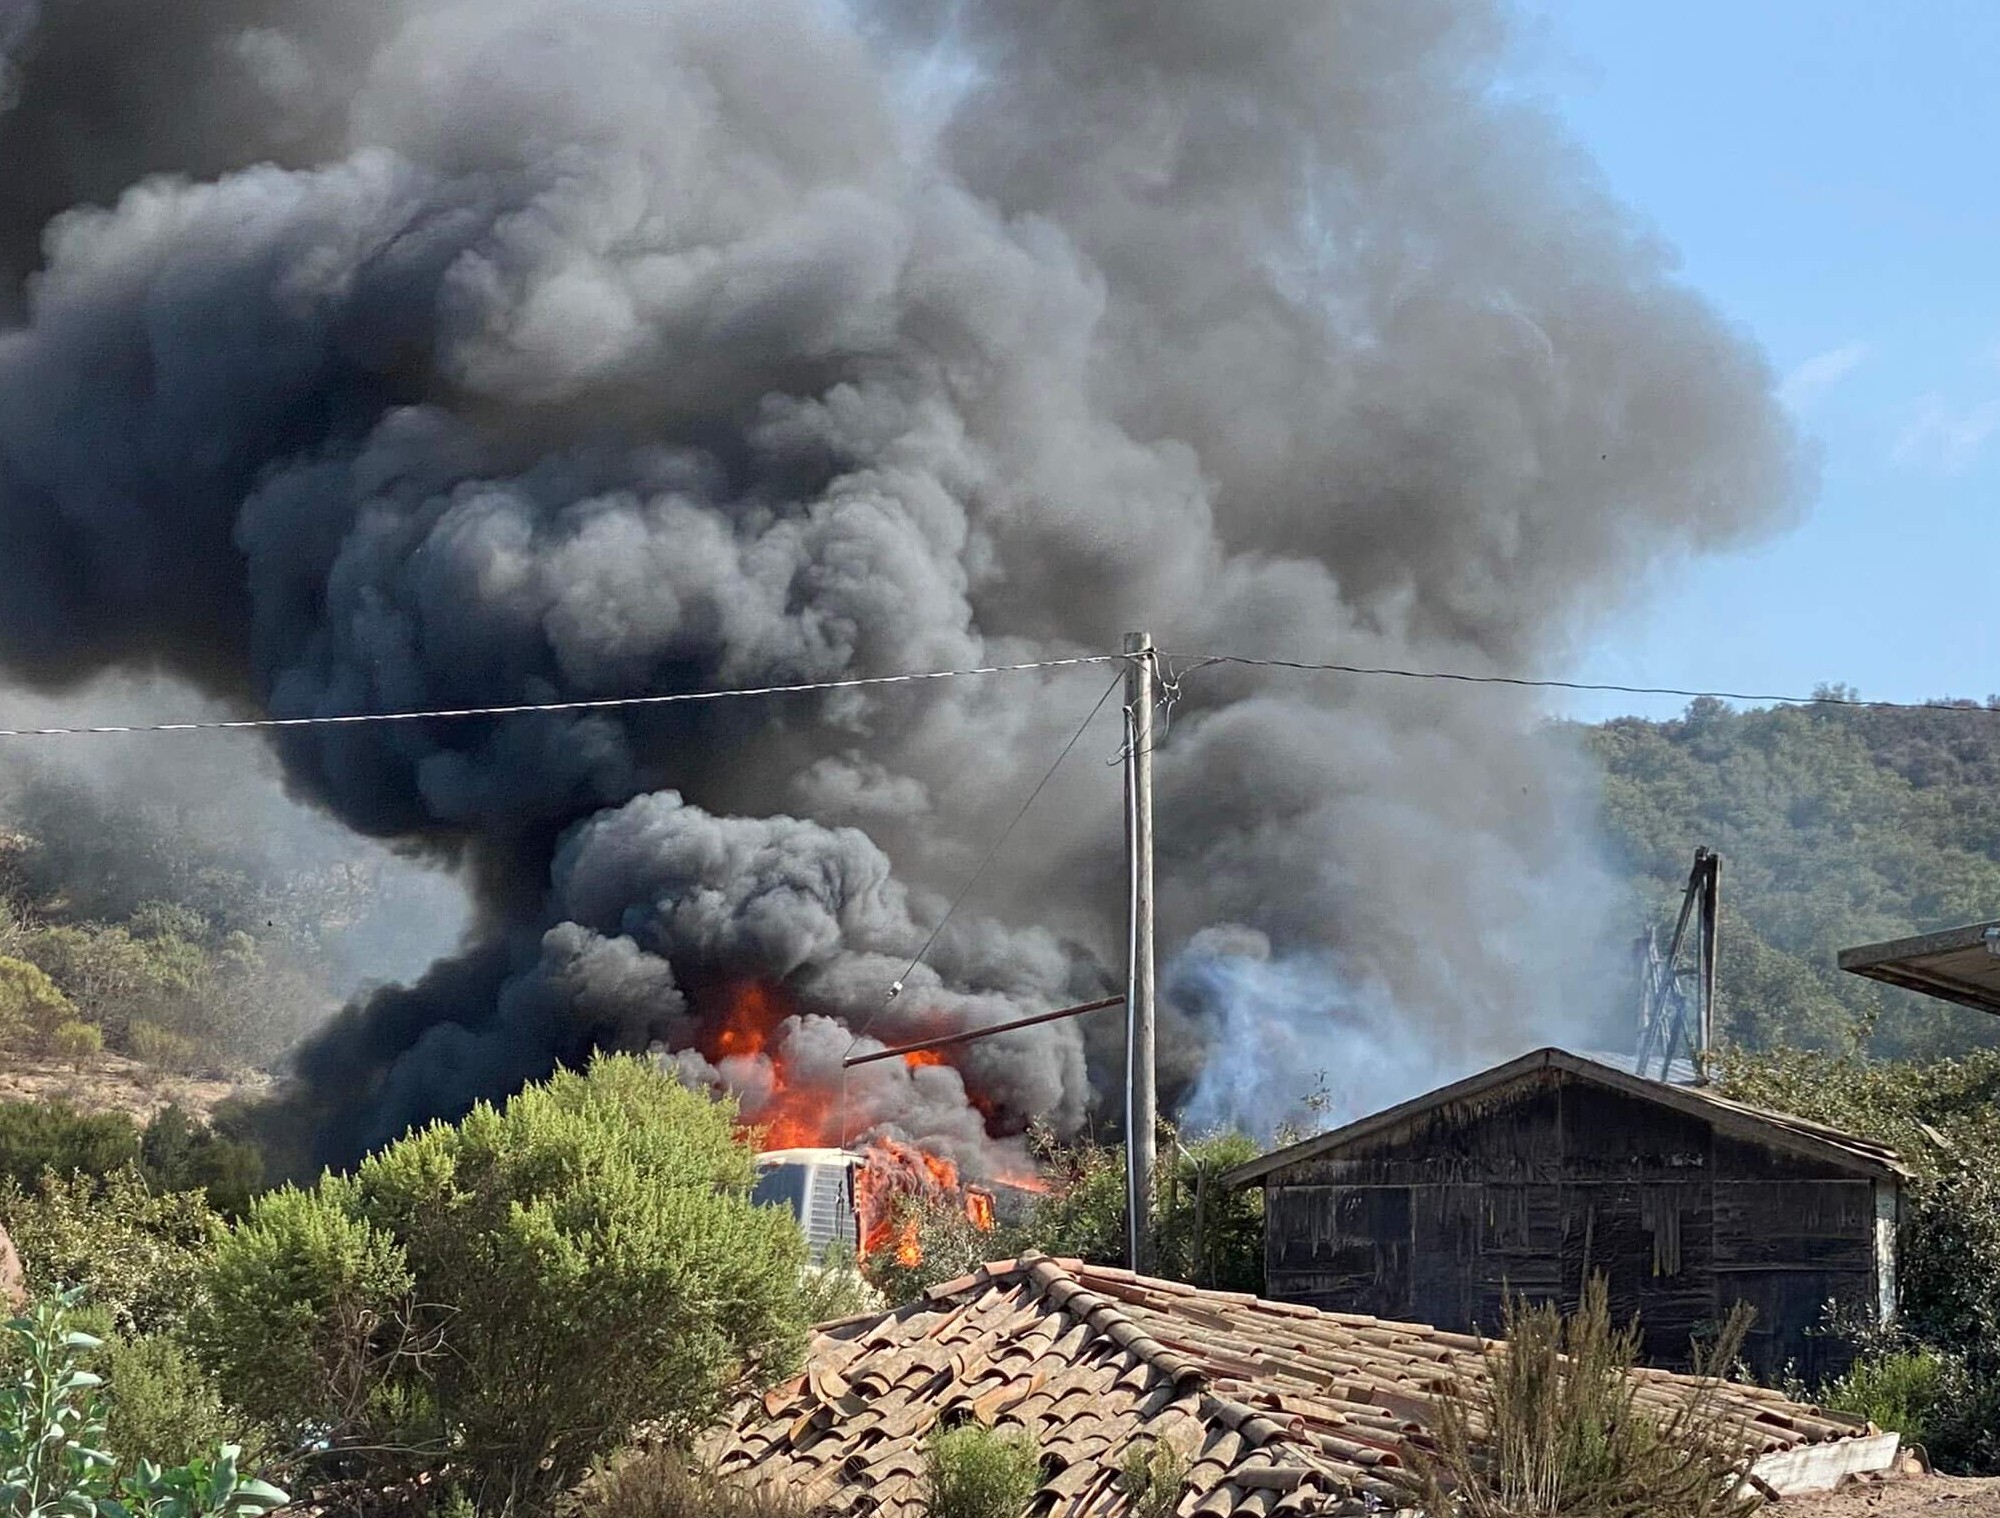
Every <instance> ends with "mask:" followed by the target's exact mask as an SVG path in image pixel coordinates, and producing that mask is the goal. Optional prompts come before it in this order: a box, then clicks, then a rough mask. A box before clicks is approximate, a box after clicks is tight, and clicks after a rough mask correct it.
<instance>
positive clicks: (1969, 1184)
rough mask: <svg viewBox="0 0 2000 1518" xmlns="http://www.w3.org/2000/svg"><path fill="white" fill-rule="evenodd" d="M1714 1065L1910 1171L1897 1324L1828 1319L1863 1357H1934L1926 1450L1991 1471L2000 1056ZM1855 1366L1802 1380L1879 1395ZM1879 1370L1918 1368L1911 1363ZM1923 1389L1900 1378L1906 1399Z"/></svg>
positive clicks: (1732, 1056)
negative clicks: (1834, 1378)
mask: <svg viewBox="0 0 2000 1518" xmlns="http://www.w3.org/2000/svg"><path fill="white" fill-rule="evenodd" d="M1720 1069H1721V1074H1722V1077H1723V1089H1724V1090H1725V1091H1726V1092H1727V1093H1728V1094H1729V1095H1731V1096H1734V1097H1736V1098H1737V1099H1738V1100H1741V1101H1748V1102H1752V1103H1756V1104H1758V1105H1761V1106H1767V1107H1776V1108H1779V1109H1781V1110H1783V1111H1787V1112H1794V1113H1797V1114H1798V1115H1799V1116H1801V1117H1805V1118H1811V1119H1814V1120H1816V1121H1819V1122H1823V1123H1829V1124H1832V1125H1833V1126H1835V1127H1837V1128H1841V1129H1844V1130H1845V1131H1847V1132H1849V1133H1855V1134H1859V1135H1862V1136H1864V1137H1867V1138H1873V1139H1876V1140H1878V1141H1880V1142H1883V1143H1887V1144H1891V1145H1893V1146H1894V1147H1895V1148H1896V1149H1897V1151H1898V1152H1899V1153H1900V1154H1901V1155H1902V1157H1903V1159H1904V1161H1905V1163H1907V1164H1909V1165H1910V1166H1912V1168H1914V1169H1915V1170H1916V1171H1917V1172H1918V1175H1917V1179H1916V1180H1915V1181H1914V1182H1911V1183H1910V1184H1908V1185H1906V1186H1905V1187H1904V1188H1903V1214H1902V1220H1901V1225H1900V1227H1899V1228H1898V1230H1897V1246H1896V1247H1897V1278H1898V1288H1899V1294H1900V1297H1901V1301H1900V1306H1899V1321H1898V1323H1897V1324H1896V1325H1895V1327H1894V1328H1893V1329H1892V1330H1891V1331H1890V1332H1888V1333H1887V1334H1881V1333H1879V1332H1877V1331H1875V1330H1873V1329H1872V1328H1871V1327H1869V1326H1868V1325H1854V1324H1830V1325H1829V1326H1830V1327H1831V1328H1834V1329H1836V1330H1838V1331H1841V1332H1842V1336H1843V1337H1846V1338H1849V1339H1851V1340H1856V1341H1857V1342H1858V1343H1859V1344H1860V1346H1861V1347H1862V1349H1863V1351H1864V1359H1867V1360H1875V1361H1885V1360H1886V1359H1888V1358H1890V1357H1895V1356H1903V1355H1917V1356H1919V1357H1922V1358H1924V1359H1927V1360H1929V1361H1931V1362H1934V1363H1935V1365H1936V1366H1937V1367H1939V1370H1940V1372H1941V1374H1942V1375H1943V1376H1944V1383H1945V1385H1946V1386H1947V1387H1948V1388H1949V1390H1948V1391H1940V1393H1939V1395H1938V1397H1937V1399H1936V1400H1935V1402H1934V1403H1933V1404H1932V1408H1931V1410H1930V1411H1929V1412H1928V1413H1925V1414H1924V1415H1923V1416H1922V1421H1923V1423H1924V1428H1925V1437H1924V1440H1923V1442H1924V1443H1925V1444H1926V1446H1927V1448H1928V1450H1929V1452H1930V1455H1931V1458H1932V1460H1934V1461H1935V1462H1936V1463H1937V1464H1938V1465H1939V1466H1940V1467H1941V1468H1943V1469H1946V1470H1955V1471H1966V1472H1974V1473H1978V1472H1992V1471H2000V1055H1996V1054H1992V1053H1978V1054H1973V1055H1969V1056H1967V1057H1966V1058H1963V1059H1951V1060H1930V1061H1926V1062H1923V1063H1915V1062H1909V1061H1893V1060H1871V1059H1865V1058H1859V1057H1855V1056H1851V1055H1850V1056H1833V1055H1824V1054H1799V1053H1781V1054H1750V1053H1746V1052H1744V1051H1742V1050H1738V1049H1731V1050H1728V1051H1726V1052H1725V1054H1724V1057H1723V1059H1722V1062H1721V1066H1720ZM1859 1370H1860V1374H1861V1376H1862V1378H1863V1379H1862V1380H1861V1381H1859V1382H1855V1383H1853V1384H1843V1383H1842V1382H1835V1383H1833V1385H1831V1386H1829V1387H1824V1388H1819V1389H1817V1390H1813V1389H1810V1388H1807V1389H1806V1390H1807V1391H1808V1392H1809V1393H1810V1394H1811V1395H1813V1396H1815V1397H1820V1398H1824V1399H1827V1400H1828V1401H1829V1402H1833V1401H1834V1399H1836V1398H1839V1397H1853V1398H1858V1399H1864V1400H1865V1399H1866V1398H1867V1397H1869V1396H1872V1395H1874V1394H1876V1393H1877V1392H1885V1393H1886V1391H1887V1390H1888V1388H1887V1387H1886V1386H1883V1385H1870V1384H1868V1383H1869V1379H1870V1377H1871V1374H1872V1373H1871V1372H1870V1371H1869V1370H1868V1369H1867V1368H1865V1367H1862V1368H1859ZM1888 1374H1889V1375H1891V1376H1896V1377H1913V1376H1920V1375H1927V1374H1928V1372H1927V1371H1920V1370H1919V1367H1918V1366H1917V1365H1915V1364H1909V1365H1903V1366H1900V1367H1895V1368H1892V1369H1891V1370H1889V1371H1888ZM1921 1389H1922V1388H1921V1386H1920V1384H1918V1383H1917V1382H1916V1381H1911V1382H1909V1384H1908V1385H1907V1386H1906V1387H1905V1388H1904V1390H1906V1391H1907V1392H1908V1393H1909V1394H1910V1395H1911V1396H1912V1397H1918V1396H1919V1394H1920V1393H1921ZM1835 1405H1840V1404H1838V1403H1835ZM1906 1415H1908V1414H1906Z"/></svg>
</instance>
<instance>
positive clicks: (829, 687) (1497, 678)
mask: <svg viewBox="0 0 2000 1518" xmlns="http://www.w3.org/2000/svg"><path fill="white" fill-rule="evenodd" d="M1179 657H1185V658H1187V659H1188V660H1189V662H1188V664H1187V665H1186V667H1185V668H1184V669H1183V670H1182V671H1181V672H1180V675H1179V676H1178V677H1177V678H1176V681H1175V684H1176V687H1177V686H1178V682H1179V680H1180V679H1185V678H1186V677H1187V676H1188V675H1191V674H1194V673H1196V672H1197V671H1199V670H1202V669H1206V668H1209V667H1210V666H1212V665H1221V664H1233V665H1241V666H1248V667H1254V668H1262V669H1289V670H1298V671H1303V672H1307V673H1319V674H1337V675H1360V676H1369V677H1376V678H1387V679H1397V680H1430V681H1440V682H1446V683H1450V684H1454V685H1498V686H1510V687H1513V688H1515V689H1519V690H1554V691H1575V692H1580V693H1584V694H1603V695H1622V696H1676V697H1680V698H1682V699H1684V700H1700V699H1703V698H1707V699H1711V700H1716V701H1746V702H1756V703H1762V704H1768V705H1773V706H1836V707H1854V708H1865V709H1869V710H1874V711H1945V712H1980V713H1987V714H1994V713H1995V712H1996V709H1995V708H1992V707H1986V706H1978V705H1970V704H1966V703H1961V702H1954V701H1870V700H1864V699H1862V698H1860V697H1858V696H1823V695H1812V696H1801V695H1796V694H1790V695H1786V694H1774V693H1772V692H1769V691H1733V690H1696V689H1691V688H1688V687H1684V686H1677V685H1618V684H1612V683H1609V682H1605V681H1593V680H1538V679H1530V678H1528V677H1526V676H1521V675H1474V674H1467V673H1464V672H1462V671H1458V670H1440V669H1407V668H1401V667H1398V666H1395V665H1370V664H1337V663H1332V662H1318V661H1312V660H1305V659H1260V658H1253V657H1251V656H1249V655H1246V654H1205V655H1185V656H1179ZM1124 659H1125V655H1123V654H1084V655H1079V656H1077V657H1074V658H1067V659H1035V660H1029V661H1027V662H1025V663H1020V664H983V665H978V666H975V667H972V668H968V669H937V670H921V671H915V672H912V673H907V674H897V675H861V676H856V677H854V678H851V679H846V680H811V681H801V682H799V683H797V684H792V685H755V686H743V687H727V688H723V689H718V690H697V691H676V692H673V693H671V694H667V695H657V696H612V697H605V698H602V699H597V700H577V701H537V702H522V703H518V704H515V705H511V706H462V707H426V708H423V709H420V710H415V711H399V712H348V713H336V714H333V715H328V716H312V717H242V718H218V719H214V720H202V721H189V722H129V723H93V724H89V725H78V726H68V727H8V728H0V738H84V737H97V736H118V735H126V734H151V733H203V732H259V731H270V730H276V729H284V728H309V727H351V726H360V725H366V724H373V723H383V722H447V721H454V720H458V719H461V718H467V717H520V716H533V715H537V714H547V713H557V712H601V711H622V710H627V709H632V708H642V707H652V706H677V705H685V704H688V703H691V702H697V701H729V700H737V699H747V698H750V697H757V696H791V695H806V694H810V693H812V692H814V691H834V690H856V689H862V688H865V687H871V686H886V685H909V684H916V683H920V682H924V681H931V680H955V679H962V678H966V677H970V676H977V675H1006V674H1020V673H1026V672H1029V671H1034V670H1048V669H1074V668H1078V667H1081V666H1084V665H1092V664H1120V663H1123V662H1124Z"/></svg>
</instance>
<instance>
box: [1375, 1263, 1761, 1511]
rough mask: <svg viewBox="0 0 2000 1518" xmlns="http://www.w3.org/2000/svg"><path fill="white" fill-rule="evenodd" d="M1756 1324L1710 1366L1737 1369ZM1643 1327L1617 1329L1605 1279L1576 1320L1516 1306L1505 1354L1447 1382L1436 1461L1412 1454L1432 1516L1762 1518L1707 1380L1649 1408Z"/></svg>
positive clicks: (1732, 1324)
mask: <svg viewBox="0 0 2000 1518" xmlns="http://www.w3.org/2000/svg"><path fill="white" fill-rule="evenodd" d="M1749 1325H1750V1320H1749V1314H1748V1312H1747V1310H1743V1309H1739V1310H1738V1311H1737V1312H1736V1313H1735V1314H1733V1315H1732V1317H1731V1318H1730V1321H1729V1323H1728V1324H1727V1325H1726V1326H1725V1328H1724V1329H1723V1331H1722V1332H1721V1333H1720V1334H1719V1335H1718V1336H1717V1338H1716V1341H1715V1343H1714V1345H1713V1346H1712V1348H1711V1349H1710V1350H1709V1352H1708V1354H1707V1355H1706V1356H1704V1362H1705V1365H1707V1366H1723V1365H1728V1364H1731V1363H1733V1361H1734V1360H1735V1358H1736V1355H1737V1353H1738V1352H1739V1351H1740V1350H1741V1348H1742V1343H1743V1335H1744V1333H1745V1332H1746V1331H1747V1330H1748V1328H1749ZM1638 1352H1639V1333H1638V1325H1637V1324H1636V1323H1635V1324H1634V1325H1633V1326H1632V1327H1630V1328H1628V1329H1626V1330H1624V1331H1622V1332H1621V1331H1619V1330H1617V1329H1615V1328H1613V1327H1612V1325H1611V1311H1610V1307H1609V1305H1608V1298H1607V1294H1606V1290H1605V1284H1604V1279H1603V1277H1602V1276H1596V1277H1593V1278H1592V1279H1591V1282H1590V1284H1589V1285H1588V1286H1587V1287H1586V1289H1585V1291H1584V1299H1583V1303H1582V1306H1581V1308H1580V1310H1579V1311H1578V1312H1577V1313H1576V1315H1575V1316H1573V1317H1571V1318H1568V1319H1565V1318H1564V1317H1563V1316H1562V1315H1561V1313H1559V1312H1558V1311H1557V1310H1556V1308H1554V1307H1553V1306H1531V1305H1530V1304H1529V1303H1528V1302H1527V1301H1526V1299H1525V1298H1522V1299H1515V1298H1509V1300H1508V1302H1507V1309H1506V1336H1505V1343H1504V1345H1500V1346H1496V1347H1494V1348H1492V1349H1489V1350H1487V1351H1486V1376H1485V1379H1484V1380H1483V1381H1482V1382H1480V1383H1478V1384H1477V1386H1476V1387H1475V1388H1474V1389H1472V1390H1467V1389H1465V1388H1464V1387H1463V1386H1462V1385H1460V1384H1459V1383H1457V1382H1449V1383H1447V1387H1446V1390H1445V1393H1444V1394H1443V1395H1442V1396H1441V1397H1440V1399H1439V1402H1438V1417H1437V1423H1436V1429H1435V1437H1436V1448H1435V1450H1424V1449H1421V1448H1412V1450H1411V1451H1410V1457H1411V1458H1410V1471H1411V1476H1410V1477H1409V1478H1407V1479H1409V1480H1410V1481H1411V1484H1412V1485H1413V1486H1414V1487H1415V1489H1416V1492H1417V1494H1418V1496H1419V1499H1420V1502H1421V1505H1422V1507H1423V1508H1424V1510H1425V1511H1427V1512H1432V1513H1458V1514H1462V1515H1464V1518H1559V1515H1575V1518H1599V1515H1602V1514H1606V1513H1617V1514H1621V1515H1625V1518H1736V1515H1739V1514H1747V1513H1750V1512H1753V1511H1755V1509H1756V1508H1757V1506H1758V1500H1757V1498H1756V1497H1755V1496H1754V1495H1753V1494H1750V1493H1749V1492H1748V1490H1747V1485H1746V1478H1747V1474H1748V1470H1749V1465H1750V1461H1751V1458H1752V1452H1751V1451H1750V1450H1749V1449H1748V1448H1746V1447H1745V1445H1744V1444H1743V1443H1742V1441H1741V1439H1740V1438H1739V1437H1738V1436H1736V1435H1735V1433H1734V1432H1733V1430H1732V1428H1731V1426H1730V1424H1729V1423H1728V1421H1727V1420H1726V1418H1725V1417H1724V1416H1723V1415H1722V1414H1721V1413H1720V1411H1719V1409H1718V1408H1717V1407H1716V1404H1715V1396H1714V1391H1715V1387H1716V1386H1717V1385H1718V1383H1717V1382H1716V1381H1715V1380H1713V1379H1709V1378H1704V1379H1703V1380H1701V1381H1700V1382H1699V1383H1698V1385H1697V1387H1696V1389H1694V1390H1693V1391H1691V1392H1690V1393H1689V1395H1688V1396H1687V1397H1686V1398H1684V1399H1683V1400H1682V1401H1680V1402H1679V1403H1678V1404H1677V1405H1676V1406H1675V1407H1674V1408H1673V1410H1672V1411H1670V1412H1668V1413H1666V1414H1664V1415H1658V1414H1655V1413H1654V1412H1653V1411H1651V1410H1650V1409H1648V1408H1646V1407H1644V1406H1642V1405H1640V1403H1639V1400H1638V1392H1639V1382H1638V1380H1637V1379H1636V1378H1635V1377H1633V1376H1632V1375H1631V1374H1630V1372H1631V1370H1632V1367H1633V1366H1634V1365H1635V1364H1636V1363H1637V1360H1638Z"/></svg>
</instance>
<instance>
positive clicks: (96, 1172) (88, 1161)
mask: <svg viewBox="0 0 2000 1518" xmlns="http://www.w3.org/2000/svg"><path fill="white" fill-rule="evenodd" d="M138 1158H139V1130H138V1128H137V1127H136V1126H135V1125H134V1124H133V1122H132V1120H131V1119H130V1118H129V1117H126V1116H125V1115H124V1114H123V1113H122V1112H78V1111H77V1110H76V1109H75V1108H73V1107H69V1106H66V1105H64V1104H63V1103H61V1102H0V1178H4V1179H6V1180H11V1181H13V1182H14V1183H15V1184H16V1185H17V1186H33V1185H34V1184H35V1183H36V1181H38V1180H39V1179H40V1178H41V1174H42V1172H43V1171H45V1170H48V1171H53V1172H54V1173H55V1174H56V1175H58V1176H63V1177H68V1176H72V1175H87V1176H102V1175H110V1174H112V1173H113V1172H115V1171H119V1170H123V1169H125V1168H126V1167H127V1166H129V1165H132V1164H133V1163H135V1162H136V1161H137V1160H138ZM6 1221H7V1222H8V1224H9V1225H10V1226H11V1224H12V1222H13V1219H12V1217H11V1216H8V1217H7V1219H6Z"/></svg>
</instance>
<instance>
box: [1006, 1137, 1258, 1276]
mask: <svg viewBox="0 0 2000 1518" xmlns="http://www.w3.org/2000/svg"><path fill="white" fill-rule="evenodd" d="M1035 1148H1036V1151H1037V1157H1038V1159H1039V1160H1040V1162H1041V1165H1042V1169H1043V1174H1044V1177H1045V1179H1046V1180H1047V1181H1048V1185H1049V1190H1048V1192H1047V1193H1046V1194H1045V1195H1044V1196H1042V1197H1041V1198H1039V1199H1038V1201H1037V1202H1036V1204H1035V1206H1034V1209H1033V1210H1032V1212H1031V1213H1030V1214H1029V1216H1028V1218H1027V1219H1026V1221H1025V1222H1024V1223H1023V1224H1022V1226H1021V1228H1020V1230H1019V1233H1020V1238H1019V1239H1018V1240H1013V1241H1010V1243H1013V1244H1016V1245H1018V1247H1022V1248H1034V1249H1039V1250H1041V1251H1042V1252H1043V1253H1044V1254H1050V1255H1056V1256H1058V1257H1073V1258H1076V1259H1082V1260H1089V1261H1092V1262H1093V1263H1096V1264H1104V1265H1122V1264H1124V1263H1125V1254H1126V1243H1125V1150H1124V1148H1123V1146H1114V1147H1108V1148H1107V1147H1104V1146H1101V1145H1097V1144H1089V1143H1084V1144H1063V1143H1058V1142H1056V1141H1055V1140H1054V1139H1052V1138H1051V1137H1050V1136H1048V1135H1047V1134H1038V1135H1036V1136H1035ZM1258 1153H1259V1149H1258V1146H1257V1143H1256V1141H1255V1140H1254V1139H1252V1138H1250V1137H1249V1136H1247V1135H1245V1134H1241V1133H1226V1134H1215V1135H1210V1136H1208V1137H1205V1138H1200V1139H1196V1140H1194V1141H1192V1142H1191V1143H1185V1144H1184V1143H1183V1142H1182V1141H1181V1140H1180V1137H1179V1135H1178V1134H1176V1133H1175V1131H1174V1129H1173V1128H1172V1127H1171V1126H1169V1125H1166V1124H1162V1125H1161V1130H1160V1146H1159V1155H1160V1162H1159V1164H1158V1166H1157V1168H1156V1170H1155V1172H1154V1187H1153V1245H1154V1263H1153V1273H1154V1274H1156V1275H1159V1276H1164V1277H1166V1278H1167V1279H1169V1280H1175V1281H1188V1282H1191V1283H1192V1284H1194V1285H1197V1286H1208V1287H1215V1288H1218V1289H1221V1290H1225V1291H1251V1292H1256V1291H1262V1290H1263V1289H1264V1210H1263V1209H1264V1194H1263V1192H1262V1191H1261V1190H1258V1189H1256V1188H1254V1187H1253V1188H1250V1189H1248V1190H1245V1191H1237V1192H1230V1191H1225V1190H1224V1189H1223V1187H1222V1185H1221V1180H1220V1178H1221V1176H1222V1174H1223V1172H1225V1171H1227V1170H1229V1169H1231V1168H1232V1167H1234V1166H1236V1165H1240V1164H1242V1163H1244V1162H1245V1161H1247V1160H1251V1159H1254V1158H1256V1156H1257V1154H1258Z"/></svg>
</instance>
